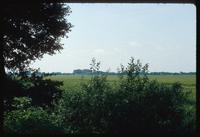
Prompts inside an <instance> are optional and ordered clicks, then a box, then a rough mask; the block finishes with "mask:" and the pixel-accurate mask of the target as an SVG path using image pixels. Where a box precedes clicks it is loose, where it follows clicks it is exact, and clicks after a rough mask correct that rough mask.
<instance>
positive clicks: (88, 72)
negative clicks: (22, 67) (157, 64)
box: [8, 69, 196, 77]
mask: <svg viewBox="0 0 200 137" xmlns="http://www.w3.org/2000/svg"><path fill="white" fill-rule="evenodd" d="M21 73H23V74H21ZM21 73H20V74H19V73H12V72H8V75H13V76H18V75H26V76H28V77H31V75H32V72H30V71H25V72H21ZM34 73H35V75H36V76H54V75H104V74H106V75H120V74H121V73H119V72H104V71H95V72H92V70H90V69H75V70H73V72H72V73H64V72H39V71H38V72H34ZM147 75H196V72H148V73H147Z"/></svg>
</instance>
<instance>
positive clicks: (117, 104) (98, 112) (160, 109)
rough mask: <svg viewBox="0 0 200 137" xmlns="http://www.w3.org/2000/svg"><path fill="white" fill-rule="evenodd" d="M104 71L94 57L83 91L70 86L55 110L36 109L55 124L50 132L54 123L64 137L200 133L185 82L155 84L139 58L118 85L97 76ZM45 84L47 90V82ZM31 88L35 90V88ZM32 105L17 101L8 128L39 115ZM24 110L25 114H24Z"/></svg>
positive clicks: (8, 117) (27, 101)
mask: <svg viewBox="0 0 200 137" xmlns="http://www.w3.org/2000/svg"><path fill="white" fill-rule="evenodd" d="M99 69H100V63H99V62H96V60H95V59H93V60H92V63H91V70H92V72H93V74H94V75H92V76H91V77H90V79H89V80H88V81H83V82H82V83H81V86H80V87H79V88H75V87H74V88H66V89H65V92H63V94H62V97H61V98H60V99H59V100H58V102H54V104H53V106H54V107H51V108H49V109H48V110H47V109H46V110H44V108H40V109H38V108H39V107H37V108H36V107H34V109H37V111H39V112H37V113H38V115H36V114H34V117H35V116H37V117H40V116H42V117H43V116H45V118H46V119H47V120H46V121H48V120H51V122H49V123H50V127H49V128H51V124H53V127H52V128H54V126H55V127H56V129H57V128H58V129H59V133H60V132H61V131H62V132H64V133H135V132H138V131H143V132H144V131H145V132H148V131H149V132H156V133H158V132H173V131H175V132H184V131H192V130H194V128H195V127H194V122H195V118H194V107H193V106H194V102H193V101H191V100H190V98H189V97H190V91H187V90H185V89H184V88H183V87H182V85H181V84H180V83H173V84H171V85H166V84H163V83H159V82H158V81H156V80H150V79H149V78H148V76H147V73H148V65H147V64H146V65H142V64H141V62H140V61H139V60H137V61H135V60H134V59H133V58H131V59H130V63H129V64H128V66H127V67H124V66H123V65H121V69H120V70H119V72H120V73H121V74H122V75H121V76H120V77H119V81H118V82H116V83H115V84H111V83H110V82H109V81H108V80H107V75H103V74H102V73H96V72H98V71H99ZM37 80H38V81H40V80H41V79H40V77H37V78H32V80H31V81H32V82H33V83H34V81H35V83H37V82H36V81H37ZM46 84H47V85H48V83H46ZM39 85H43V86H44V84H39ZM35 86H37V84H35ZM27 87H29V89H31V86H27ZM38 91H42V90H38ZM35 99H36V98H35ZM16 104H26V105H16ZM29 105H30V101H29V99H28V98H21V99H15V101H14V105H13V106H15V108H16V109H15V110H13V111H11V112H7V114H5V116H6V122H5V125H7V129H8V130H10V132H11V131H12V132H13V131H14V132H15V128H16V127H13V126H15V124H16V123H18V122H16V120H15V119H17V118H13V117H14V113H16V116H18V117H19V118H20V117H23V116H22V115H27V113H33V109H32V108H33V107H32V106H30V107H29ZM22 108H23V109H24V110H25V111H19V110H22ZM25 108H26V109H25ZM41 109H42V110H41ZM34 111H36V110H34ZM41 111H42V112H41ZM43 111H45V113H43ZM22 113H23V114H22ZM46 114H47V115H46ZM39 115H40V116H39ZM11 117H12V119H11ZM45 118H44V120H45ZM23 119H24V118H20V120H19V119H18V121H20V123H23V124H22V125H23V126H22V127H23V128H25V126H27V123H26V122H24V121H23ZM31 119H32V118H31ZM46 121H45V122H46ZM45 122H44V123H45ZM33 123H34V122H33ZM41 125H42V124H41ZM36 126H37V125H36V124H35V127H36ZM46 126H49V125H48V124H47V125H44V128H45V127H46ZM19 127H20V126H19ZM23 128H21V129H17V128H16V129H17V131H16V132H18V131H19V132H22V130H23ZM37 129H38V130H34V131H32V130H30V131H27V132H39V129H40V130H42V131H44V129H43V128H42V127H40V125H38V128H37ZM45 130H46V129H45Z"/></svg>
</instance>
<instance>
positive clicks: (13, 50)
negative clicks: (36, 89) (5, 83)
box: [0, 2, 72, 75]
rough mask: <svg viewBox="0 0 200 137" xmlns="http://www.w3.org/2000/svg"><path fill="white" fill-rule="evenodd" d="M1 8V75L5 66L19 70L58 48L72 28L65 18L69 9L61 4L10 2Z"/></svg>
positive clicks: (60, 47) (59, 48)
mask: <svg viewBox="0 0 200 137" xmlns="http://www.w3.org/2000/svg"><path fill="white" fill-rule="evenodd" d="M1 10H2V13H3V15H1V27H2V28H3V30H1V33H2V34H3V39H2V43H1V44H2V46H1V47H2V51H1V54H0V60H1V63H2V64H1V74H3V75H5V68H6V69H8V70H14V71H18V72H21V71H24V70H26V69H27V68H29V64H30V63H31V62H32V61H35V60H36V59H40V58H42V57H43V55H44V54H49V55H53V54H55V53H56V51H60V50H61V49H62V48H63V47H62V44H61V43H60V40H61V38H63V37H65V36H66V34H67V33H68V32H69V31H71V27H72V25H71V23H69V22H68V21H67V19H66V18H65V16H68V15H69V14H70V13H71V10H70V7H69V6H66V5H64V4H62V3H42V2H41V3H31V4H30V3H29V4H28V3H14V4H11V3H9V4H4V5H3V6H2V7H1ZM66 37H67V36H66Z"/></svg>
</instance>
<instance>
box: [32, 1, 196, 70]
mask: <svg viewBox="0 0 200 137" xmlns="http://www.w3.org/2000/svg"><path fill="white" fill-rule="evenodd" d="M67 5H69V6H70V8H71V11H72V13H71V14H70V16H67V17H66V18H67V20H68V21H69V22H71V24H72V25H73V26H74V27H73V28H72V31H71V32H69V33H68V34H67V35H68V38H67V39H66V38H65V39H62V40H61V43H62V44H63V48H64V49H63V50H61V52H60V53H59V52H57V54H55V55H53V56H50V55H45V56H44V57H43V58H42V59H41V60H37V61H36V62H34V63H33V64H32V66H33V67H34V68H40V71H41V72H65V73H71V72H73V70H74V69H89V68H90V65H89V64H90V63H91V60H92V58H93V57H94V58H96V60H97V61H100V62H101V65H100V66H101V68H100V70H102V71H107V70H109V71H111V72H117V68H119V66H120V64H123V65H124V66H126V65H127V63H128V62H129V60H130V58H131V57H133V58H134V59H135V60H137V59H139V60H140V61H141V62H142V64H143V65H144V64H146V63H148V64H149V71H150V72H161V71H164V72H196V7H195V6H194V5H192V4H78V3H76V4H67Z"/></svg>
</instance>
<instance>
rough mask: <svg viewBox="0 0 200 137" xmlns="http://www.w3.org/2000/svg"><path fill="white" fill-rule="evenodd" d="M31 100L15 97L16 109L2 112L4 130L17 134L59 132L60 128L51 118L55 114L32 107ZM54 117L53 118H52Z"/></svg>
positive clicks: (60, 131)
mask: <svg viewBox="0 0 200 137" xmlns="http://www.w3.org/2000/svg"><path fill="white" fill-rule="evenodd" d="M30 102H31V100H30V99H28V98H25V97H22V98H15V103H14V104H13V105H14V107H16V108H17V109H16V110H13V111H10V112H5V113H4V123H3V124H4V131H5V132H6V133H9V134H11V133H19V134H55V133H57V134H59V133H62V128H61V127H59V126H58V125H57V124H56V123H55V122H54V121H52V119H53V118H54V117H55V115H52V114H48V112H47V111H46V110H44V109H43V108H41V107H32V106H31V105H30ZM54 119H55V118H54Z"/></svg>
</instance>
